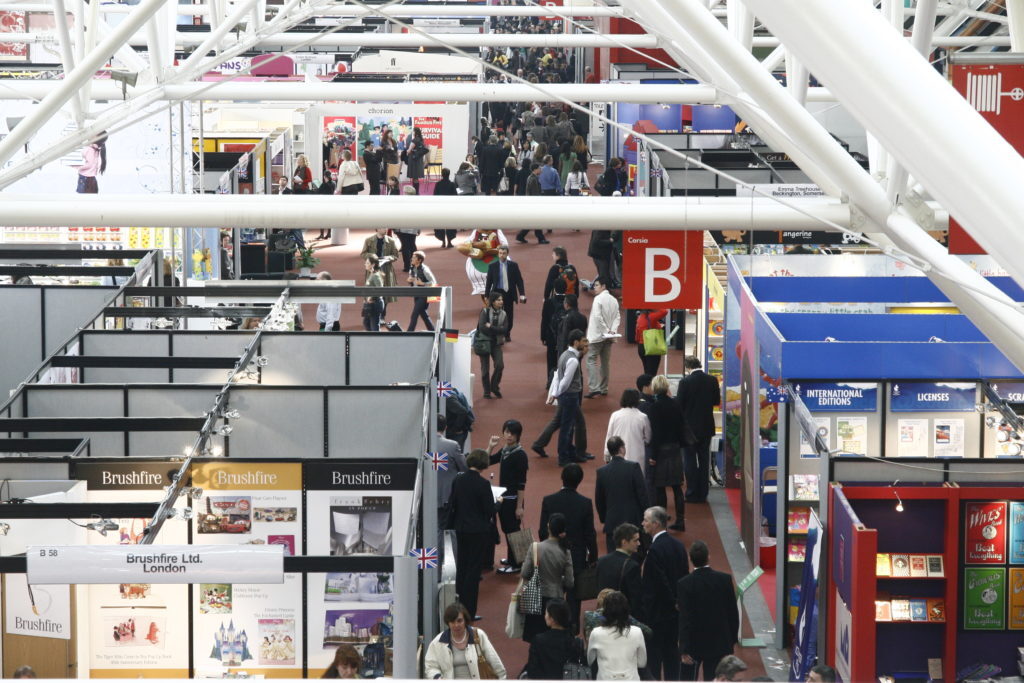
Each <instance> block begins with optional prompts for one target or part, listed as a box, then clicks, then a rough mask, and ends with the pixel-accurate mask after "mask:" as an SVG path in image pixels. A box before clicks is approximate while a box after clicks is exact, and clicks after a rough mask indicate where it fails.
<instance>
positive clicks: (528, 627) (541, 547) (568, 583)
mask: <svg viewBox="0 0 1024 683" xmlns="http://www.w3.org/2000/svg"><path fill="white" fill-rule="evenodd" d="M567 526H568V524H567V522H566V519H565V515H563V514H561V513H560V512H556V513H555V514H553V515H551V517H550V518H549V519H548V537H547V539H545V540H544V541H541V542H540V543H534V544H533V549H532V552H531V554H530V555H527V557H526V561H525V562H524V563H523V570H522V577H523V580H524V581H525V582H526V583H525V584H524V585H523V592H522V593H520V596H519V604H520V606H521V608H523V607H526V605H524V599H525V598H524V593H526V586H527V585H528V584H529V583H530V582H531V581H532V580H534V579H535V578H536V577H537V575H538V574H539V575H540V577H539V583H540V594H541V605H540V609H539V610H537V611H536V612H534V613H530V612H527V616H526V623H525V624H524V626H523V640H525V641H526V642H528V643H529V642H532V641H533V639H534V637H535V636H537V635H538V634H540V633H543V632H544V631H546V630H548V626H547V622H546V621H545V620H544V612H545V610H546V609H547V605H548V603H549V602H550V601H551V600H554V599H555V598H564V597H565V592H566V591H568V590H572V587H573V585H574V577H573V568H572V557H571V556H570V555H569V544H568V542H567V540H566V532H567ZM529 606H530V607H531V608H534V607H536V603H535V602H533V603H532V604H530V605H529Z"/></svg>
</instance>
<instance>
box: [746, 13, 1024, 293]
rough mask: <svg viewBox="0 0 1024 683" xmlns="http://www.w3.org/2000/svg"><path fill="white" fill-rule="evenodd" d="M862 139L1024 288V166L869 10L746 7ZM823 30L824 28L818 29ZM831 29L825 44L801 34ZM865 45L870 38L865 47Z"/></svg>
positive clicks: (814, 36)
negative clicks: (1022, 184)
mask: <svg viewBox="0 0 1024 683" xmlns="http://www.w3.org/2000/svg"><path fill="white" fill-rule="evenodd" d="M746 2H747V3H748V4H750V5H751V7H752V8H753V9H754V11H755V12H756V14H757V16H758V17H760V18H761V19H762V20H763V21H765V22H766V23H767V24H768V26H769V28H771V30H772V31H773V32H774V33H775V34H776V35H778V36H780V37H781V38H782V39H784V40H785V41H786V46H787V47H788V48H789V49H791V50H793V51H794V52H796V53H797V54H798V55H799V56H800V57H801V58H802V59H803V60H804V61H806V62H808V63H812V64H814V65H815V66H814V72H815V74H816V75H817V76H818V77H819V78H821V79H822V80H823V81H824V82H826V83H828V84H829V87H830V89H831V90H832V91H833V92H834V93H835V95H836V96H837V97H838V98H839V101H840V102H842V104H843V105H844V106H845V107H846V109H847V111H849V112H850V114H851V115H852V116H853V117H854V118H856V119H857V120H858V121H859V122H860V123H861V124H862V125H863V126H864V127H865V129H866V130H868V131H870V132H871V133H873V134H874V135H875V136H876V137H877V138H878V139H879V140H880V141H881V142H882V144H883V145H885V147H886V148H887V149H888V150H889V152H890V153H891V154H893V155H895V156H896V158H898V159H899V161H900V162H901V163H902V164H903V165H904V166H905V167H906V168H907V169H908V170H909V171H910V173H912V174H913V176H914V178H915V179H916V180H917V181H918V182H920V183H921V184H922V185H923V186H924V187H925V188H926V189H927V190H928V192H929V194H930V195H931V196H932V197H934V198H935V199H936V200H937V201H939V202H940V203H941V204H942V205H943V206H944V207H946V208H947V209H948V210H949V212H950V213H951V214H953V215H954V216H956V218H957V220H958V221H960V222H961V223H962V224H963V225H964V227H965V228H966V229H967V230H968V232H969V233H970V234H971V236H972V237H973V238H974V239H975V240H976V241H977V242H978V244H980V245H981V246H982V247H983V248H984V249H985V250H986V251H987V252H988V253H989V254H991V255H992V256H993V257H994V258H995V259H996V260H997V261H998V262H999V264H1000V265H1001V266H1002V267H1003V268H1005V269H1006V271H1007V272H1008V273H1010V274H1011V275H1012V276H1013V277H1014V279H1016V280H1017V282H1020V283H1024V262H1021V260H1020V259H1019V255H1020V254H1022V253H1024V233H1022V231H1021V230H1020V217H1021V216H1024V194H1022V193H1021V192H1020V188H1019V180H1020V178H1024V159H1022V158H1021V156H1020V154H1018V153H1017V151H1016V150H1014V149H1013V147H1011V146H1010V144H1009V143H1008V142H1007V141H1006V140H1005V139H1004V138H1003V136H1002V135H1000V134H999V133H998V132H997V131H995V130H994V129H993V128H992V127H991V126H990V125H989V124H988V123H987V122H986V121H985V120H984V119H983V118H982V117H981V115H980V114H978V112H976V111H975V110H974V108H973V107H972V106H971V105H970V104H968V102H967V100H965V99H964V98H963V97H962V96H961V95H960V94H959V93H958V92H956V91H955V90H954V89H953V88H952V86H950V84H949V83H947V82H946V80H945V79H944V78H943V77H942V76H941V75H940V74H939V73H938V72H936V71H935V69H933V68H932V67H931V66H930V65H929V64H928V63H927V62H926V61H925V60H923V59H921V56H920V55H919V54H917V53H916V52H914V50H913V48H912V47H911V46H910V45H909V44H908V43H907V42H906V41H905V40H903V39H902V38H901V37H900V36H899V35H897V34H896V33H895V32H893V31H892V30H891V29H890V28H889V27H887V26H886V25H885V22H884V20H883V19H882V17H880V16H879V15H878V13H877V12H875V11H873V10H872V9H871V8H868V7H864V6H862V5H859V4H857V3H845V2H839V3H837V2H824V1H822V0H812V1H808V0H746ZM821 22H825V23H821ZM825 25H827V26H830V27H831V29H830V30H829V32H828V34H827V35H822V34H821V33H808V31H810V30H811V28H812V27H814V26H825ZM868 38H870V39H868Z"/></svg>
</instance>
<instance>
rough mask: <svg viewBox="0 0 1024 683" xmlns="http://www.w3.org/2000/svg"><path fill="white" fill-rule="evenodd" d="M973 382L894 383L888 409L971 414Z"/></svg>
mask: <svg viewBox="0 0 1024 683" xmlns="http://www.w3.org/2000/svg"><path fill="white" fill-rule="evenodd" d="M977 393H978V387H977V385H976V384H975V383H974V382H897V383H894V384H893V385H892V388H891V390H890V395H889V409H890V410H892V411H893V412H897V413H920V412H960V413H964V412H972V411H973V410H974V406H975V404H976V403H977V401H976V398H977Z"/></svg>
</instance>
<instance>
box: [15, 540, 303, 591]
mask: <svg viewBox="0 0 1024 683" xmlns="http://www.w3.org/2000/svg"><path fill="white" fill-rule="evenodd" d="M26 555H27V556H28V581H29V583H30V584H33V585H35V584H68V583H74V584H96V583H218V582H220V583H283V582H284V548H283V547H282V546H280V545H267V546H265V547H251V548H249V547H239V546H192V545H160V546H90V545H69V546H29V547H28V550H27V552H26Z"/></svg>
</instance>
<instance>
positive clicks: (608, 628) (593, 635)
mask: <svg viewBox="0 0 1024 683" xmlns="http://www.w3.org/2000/svg"><path fill="white" fill-rule="evenodd" d="M601 612H602V614H603V616H604V625H602V626H597V627H595V628H594V630H593V631H591V632H590V642H589V645H588V646H587V661H588V662H589V663H590V664H594V663H595V662H596V663H597V680H599V681H608V680H629V681H639V680H640V669H642V668H643V667H645V666H647V646H646V645H644V636H643V633H642V632H641V631H640V629H639V628H637V627H636V626H633V625H631V624H630V623H629V601H628V600H626V596H625V595H623V594H622V593H620V592H619V591H612V592H611V593H609V594H608V595H606V596H605V598H604V603H603V607H602V609H601Z"/></svg>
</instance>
